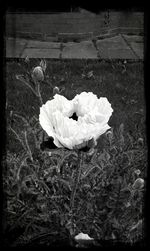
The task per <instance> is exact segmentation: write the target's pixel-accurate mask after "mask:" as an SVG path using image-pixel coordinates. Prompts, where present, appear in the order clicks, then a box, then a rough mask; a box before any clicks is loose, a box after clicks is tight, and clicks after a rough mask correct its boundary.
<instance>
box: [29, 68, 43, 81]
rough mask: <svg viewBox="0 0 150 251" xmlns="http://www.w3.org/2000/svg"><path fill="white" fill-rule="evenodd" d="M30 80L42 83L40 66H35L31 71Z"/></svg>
mask: <svg viewBox="0 0 150 251" xmlns="http://www.w3.org/2000/svg"><path fill="white" fill-rule="evenodd" d="M32 79H33V80H34V81H35V82H36V81H43V80H44V74H43V70H42V68H41V66H37V67H35V68H34V69H33V72H32Z"/></svg>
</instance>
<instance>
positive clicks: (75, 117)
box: [69, 112, 78, 121]
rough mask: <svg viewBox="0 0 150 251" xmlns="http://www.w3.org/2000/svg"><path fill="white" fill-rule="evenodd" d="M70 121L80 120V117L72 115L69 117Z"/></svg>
mask: <svg viewBox="0 0 150 251" xmlns="http://www.w3.org/2000/svg"><path fill="white" fill-rule="evenodd" d="M69 118H70V119H73V120H76V121H77V120H78V116H77V114H76V112H74V113H73V114H72V116H71V117H69Z"/></svg>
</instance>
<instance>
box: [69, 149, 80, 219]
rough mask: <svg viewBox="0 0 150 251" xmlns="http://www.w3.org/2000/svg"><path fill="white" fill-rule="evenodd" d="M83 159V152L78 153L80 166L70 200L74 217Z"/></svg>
mask: <svg viewBox="0 0 150 251" xmlns="http://www.w3.org/2000/svg"><path fill="white" fill-rule="evenodd" d="M82 158H83V155H82V152H79V153H78V160H79V165H78V168H77V172H76V177H75V180H74V186H73V190H72V194H71V199H70V211H71V215H72V216H73V210H74V202H75V196H76V191H77V188H78V184H79V181H80V176H81V169H82Z"/></svg>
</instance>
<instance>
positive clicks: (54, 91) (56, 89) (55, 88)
mask: <svg viewBox="0 0 150 251" xmlns="http://www.w3.org/2000/svg"><path fill="white" fill-rule="evenodd" d="M55 94H59V88H58V87H57V86H55V87H54V88H53V95H55Z"/></svg>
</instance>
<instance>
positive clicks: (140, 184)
mask: <svg viewBox="0 0 150 251" xmlns="http://www.w3.org/2000/svg"><path fill="white" fill-rule="evenodd" d="M143 186H144V180H143V179H141V178H138V179H136V180H135V181H134V183H133V185H132V188H133V189H135V190H139V189H142V188H143Z"/></svg>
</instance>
